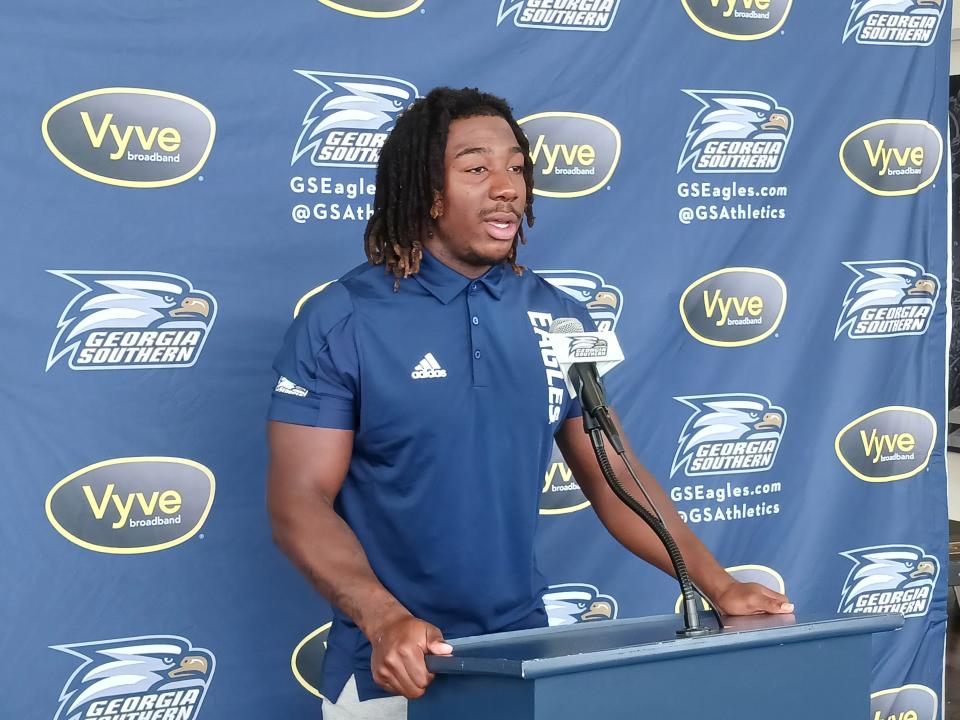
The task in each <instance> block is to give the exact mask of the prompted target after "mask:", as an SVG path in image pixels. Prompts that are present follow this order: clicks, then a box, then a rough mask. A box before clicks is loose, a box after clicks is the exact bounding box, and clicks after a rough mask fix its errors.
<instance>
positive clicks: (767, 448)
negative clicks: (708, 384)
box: [670, 393, 787, 477]
mask: <svg viewBox="0 0 960 720" xmlns="http://www.w3.org/2000/svg"><path fill="white" fill-rule="evenodd" d="M674 400H677V401H679V402H681V403H683V404H684V405H686V406H687V407H689V408H690V409H691V410H692V411H693V412H692V414H691V415H690V417H689V418H688V419H687V422H686V424H685V425H684V426H683V430H682V431H681V433H680V438H679V439H678V440H677V444H678V445H677V452H676V454H675V455H674V458H673V465H672V467H671V469H670V477H673V476H674V475H676V474H677V472H679V471H680V470H681V469H682V470H683V473H684V475H687V476H688V477H696V476H698V475H725V474H728V473H736V474H741V473H748V472H762V471H764V470H769V469H770V468H771V467H773V463H774V461H775V460H776V459H777V451H778V450H779V449H780V440H781V439H782V438H783V431H784V429H785V428H786V426H787V412H786V410H784V409H783V408H782V407H777V406H776V405H774V404H773V403H772V402H770V400H769V399H768V398H765V397H763V396H762V395H752V394H749V393H742V394H735V393H728V394H722V395H691V396H688V397H676V398H674Z"/></svg>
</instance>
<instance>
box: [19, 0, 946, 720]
mask: <svg viewBox="0 0 960 720" xmlns="http://www.w3.org/2000/svg"><path fill="white" fill-rule="evenodd" d="M4 16H5V22H4V26H5V30H6V31H5V38H4V42H3V43H0V60H2V66H3V67H4V68H5V69H6V72H4V73H3V74H2V77H0V89H2V93H0V94H2V97H3V98H4V100H3V102H2V103H0V127H2V129H3V135H4V137H5V138H6V139H8V140H9V141H10V142H9V143H3V144H2V145H0V158H2V162H0V186H2V187H3V195H4V198H5V202H4V204H3V211H2V215H3V226H4V227H5V228H6V230H5V233H4V235H5V238H6V240H5V243H4V246H5V248H6V250H5V251H4V262H5V267H6V268H7V271H6V275H5V276H4V278H5V280H4V282H3V284H2V289H0V298H2V301H0V321H2V324H3V327H4V329H5V337H6V339H7V340H6V343H5V347H6V350H5V351H4V353H3V364H2V373H3V376H2V377H3V382H2V389H3V390H2V393H3V404H2V410H0V412H2V413H3V427H4V431H5V442H4V451H3V453H2V456H0V468H2V471H3V477H4V481H3V492H4V502H3V503H0V513H2V522H0V541H2V554H3V559H2V561H0V582H2V585H0V587H2V588H3V592H2V594H0V609H2V614H0V617H2V619H3V625H2V628H0V641H2V642H0V649H2V652H0V657H2V658H3V660H2V665H3V673H2V674H3V677H4V678H6V680H7V682H6V683H5V684H4V690H3V692H2V693H0V715H2V716H3V717H10V718H49V719H50V720H53V719H56V720H81V719H83V720H87V719H93V718H97V719H98V720H123V719H125V718H130V719H132V718H141V719H149V720H173V719H176V720H192V719H193V718H195V717H202V718H207V719H208V720H209V719H211V718H261V717H286V718H293V717H316V716H317V715H318V712H319V699H318V697H317V695H318V693H317V691H316V689H315V688H316V682H317V671H318V667H319V664H320V663H321V662H322V655H323V651H324V637H325V632H326V624H327V622H328V621H329V619H330V614H329V609H328V606H327V605H326V603H325V602H324V601H323V600H322V598H320V597H319V596H318V595H317V594H316V593H315V591H314V590H313V589H312V588H311V587H310V586H309V585H308V583H307V582H306V581H305V580H303V579H302V578H300V576H299V575H298V574H297V572H296V571H295V570H294V568H293V567H292V566H291V565H290V564H289V563H288V562H287V561H286V559H285V558H284V557H282V556H281V555H280V553H279V552H278V551H277V550H276V549H275V548H274V547H273V545H272V543H271V538H270V528H269V524H268V521H267V516H266V511H265V507H264V475H265V465H266V445H265V441H264V417H265V411H266V407H267V403H268V398H269V395H270V391H271V390H272V389H273V385H274V383H275V378H274V376H273V374H272V371H271V369H270V364H271V360H272V356H273V354H274V352H275V351H276V349H277V348H278V345H279V341H280V338H281V336H282V333H283V332H284V330H285V329H286V327H287V325H288V324H289V322H290V320H291V318H292V317H293V314H294V312H295V310H296V309H297V307H298V303H299V301H300V300H301V299H302V298H303V297H304V296H305V295H307V294H309V293H311V292H316V291H318V288H319V287H320V286H322V285H323V284H324V283H326V282H328V281H331V280H334V279H336V278H337V277H338V276H339V275H340V274H342V273H343V272H345V271H346V270H347V269H349V268H351V267H352V266H354V265H356V264H357V263H359V262H361V261H362V259H363V252H362V239H361V237H362V232H363V228H364V222H365V220H366V219H367V218H368V217H369V216H370V213H371V204H372V201H373V194H374V177H375V170H374V168H375V164H376V162H377V158H378V154H379V148H380V147H381V146H382V144H383V140H384V138H385V137H386V135H387V133H389V131H390V129H391V128H392V127H393V124H394V122H395V120H396V117H397V114H398V112H399V111H400V110H401V109H402V108H403V107H405V106H406V105H407V104H408V103H409V102H410V101H411V100H412V99H413V98H414V97H416V96H418V95H423V94H425V93H426V92H427V91H428V90H429V89H430V88H432V87H434V86H437V85H452V86H456V87H461V86H478V87H480V88H482V89H485V90H488V91H490V92H494V93H497V94H500V95H503V96H504V97H506V98H507V99H508V100H509V101H510V102H511V103H512V105H513V107H514V108H515V111H516V114H517V117H518V118H522V120H521V125H522V126H523V128H524V130H525V132H526V133H527V134H528V135H529V138H530V147H531V153H532V155H533V158H534V160H535V163H536V171H535V173H536V184H537V195H538V197H537V199H536V206H535V210H536V214H537V218H538V221H537V225H536V227H535V229H534V231H532V232H531V233H530V240H529V244H528V245H527V246H526V247H523V248H521V253H520V261H521V262H523V263H524V264H526V265H527V266H529V267H531V268H533V269H535V270H536V271H538V272H541V273H543V275H544V276H545V277H546V278H547V279H548V280H550V282H552V283H554V284H555V285H557V286H558V287H559V288H561V289H562V290H563V291H564V292H567V293H569V294H570V295H571V296H572V297H575V298H577V299H579V300H580V301H581V302H583V303H584V304H585V306H586V307H588V308H589V309H590V311H591V312H592V313H593V315H594V317H595V318H596V320H597V322H598V324H599V325H600V326H601V327H606V328H610V329H615V330H616V332H617V334H618V336H619V338H620V342H621V344H622V345H623V348H624V350H625V352H626V355H627V362H626V363H625V364H624V365H622V366H621V367H619V368H618V369H617V370H616V371H614V372H613V373H612V374H611V375H610V376H609V380H608V386H609V388H610V393H611V394H612V396H613V398H614V401H615V402H614V404H615V406H616V407H617V409H618V411H619V413H620V414H621V416H622V417H623V419H624V422H625V425H626V427H627V430H628V433H629V435H630V438H631V441H632V443H633V445H634V447H635V449H636V451H637V453H638V455H639V456H640V457H641V458H642V459H643V461H644V463H645V464H646V465H647V466H648V467H649V468H650V469H651V471H652V472H653V473H654V474H655V475H656V476H657V477H658V478H659V480H660V482H661V483H663V484H664V486H665V487H666V489H667V490H668V492H669V494H670V495H671V497H672V498H673V500H674V501H675V503H676V506H677V508H678V510H679V511H680V513H681V514H682V515H683V517H684V518H685V520H686V521H687V522H688V523H689V524H690V525H691V526H692V527H693V528H694V529H695V531H696V532H697V533H698V534H699V535H700V537H702V538H703V539H704V541H705V542H706V543H707V545H708V546H709V547H710V548H711V549H712V550H713V552H714V553H715V554H716V556H717V557H718V559H719V560H720V562H721V563H723V564H724V565H725V566H726V567H728V568H730V569H731V571H732V572H733V573H734V574H735V575H737V576H739V577H741V578H745V579H752V580H757V581H759V582H762V583H765V584H767V585H769V586H771V587H775V588H777V589H780V590H785V591H786V592H787V593H788V594H789V595H790V597H791V599H793V600H794V601H795V602H796V604H797V606H798V608H799V609H800V610H802V611H804V612H810V611H823V612H839V613H872V612H881V611H896V612H902V613H903V614H904V616H905V617H906V624H905V627H904V629H903V630H902V631H900V632H897V633H890V634H887V635H884V636H882V637H878V638H877V639H876V641H875V643H874V649H875V665H874V668H875V669H874V675H873V696H872V699H870V700H868V699H867V698H865V699H864V714H865V715H866V713H867V712H868V702H869V703H871V704H872V706H871V708H870V709H869V715H870V718H871V719H873V718H879V719H880V720H887V718H889V717H896V718H900V717H916V718H921V719H924V720H933V719H934V718H938V717H939V716H940V713H941V711H942V696H941V686H942V662H943V651H944V628H945V622H946V579H947V578H946V576H947V566H946V542H947V527H946V525H947V522H946V512H945V504H946V473H945V466H944V435H945V429H946V427H945V415H946V412H945V410H946V408H945V393H944V388H945V382H944V367H945V361H944V353H945V336H946V299H947V295H948V289H949V288H948V286H947V281H946V277H947V273H946V271H947V250H946V248H947V242H946V240H947V206H948V203H947V197H948V182H947V179H948V164H949V163H948V160H947V159H946V158H945V148H944V139H945V137H946V108H947V79H948V72H949V71H948V46H949V39H950V3H949V2H947V1H946V0H944V1H943V2H941V1H940V0H853V1H852V2H851V1H850V0H835V1H834V2H792V1H791V0H669V1H668V0H662V1H661V2H656V3H652V2H637V1H636V0H482V1H481V0H475V1H473V2H452V1H451V0H336V1H335V0H319V1H318V0H289V1H288V2H283V3H277V2H272V3H271V2H253V1H250V2H244V3H239V4H238V3H227V2H223V1H213V2H200V1H199V0H182V1H174V0H150V1H149V2H142V3H129V2H125V1H123V0H96V1H94V2H87V3H82V4H75V3H64V2H54V1H53V0H37V1H36V2H29V3H20V4H18V5H15V6H11V7H9V8H7V9H6V10H5V12H4ZM410 322H411V323H414V322H416V318H411V319H410ZM527 480H528V481H529V482H538V483H542V487H543V502H542V510H541V513H542V518H541V532H540V536H539V548H538V552H539V558H540V564H541V567H542V569H543V571H544V572H545V573H546V575H547V577H548V579H549V581H550V583H551V585H552V586H551V588H550V592H549V594H548V596H547V597H546V598H545V603H546V605H547V607H548V610H549V613H550V619H551V623H553V624H563V623H573V622H594V621H597V622H600V621H603V620H604V619H607V618H613V617H630V616H638V615H645V614H660V613H670V612H673V611H674V608H675V602H676V599H677V590H676V587H675V585H674V584H673V582H672V581H671V580H670V579H669V578H668V577H667V576H665V575H662V574H660V573H659V572H658V571H656V570H655V569H653V568H651V567H649V566H646V565H645V564H644V563H643V562H641V561H640V560H637V559H636V558H634V557H632V556H630V555H629V554H628V553H627V552H626V551H625V550H623V549H622V548H620V547H619V546H618V545H616V543H615V542H614V540H613V539H612V538H610V537H609V536H608V535H606V533H605V532H604V531H603V529H602V528H601V526H600V524H599V522H598V521H597V519H596V517H595V516H594V515H593V513H592V512H591V511H590V510H589V507H588V504H587V503H586V501H585V499H584V497H583V495H582V494H581V493H580V491H579V489H578V487H577V485H576V482H575V481H574V479H573V478H572V477H571V474H570V471H569V469H568V468H567V467H566V466H565V465H564V464H563V462H562V460H561V459H560V458H559V455H558V456H557V459H556V461H555V462H554V463H553V464H552V466H551V467H550V469H549V472H548V473H547V475H546V477H544V478H528V479H527ZM474 491H475V492H477V493H478V497H477V501H478V502H482V501H483V497H482V488H477V489H475V490H474ZM910 711H912V712H913V713H915V714H914V715H910V714H909V713H910ZM851 720H853V719H851ZM858 720H859V719H858Z"/></svg>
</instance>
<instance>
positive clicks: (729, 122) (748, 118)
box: [677, 90, 793, 173]
mask: <svg viewBox="0 0 960 720" xmlns="http://www.w3.org/2000/svg"><path fill="white" fill-rule="evenodd" d="M684 92H685V93H686V94H687V95H689V96H690V97H692V98H693V99H694V100H697V101H698V102H699V103H700V104H701V106H702V107H701V108H700V111H699V112H698V113H697V114H696V115H695V116H694V118H693V120H692V121H691V122H690V127H689V128H688V129H687V136H686V142H685V143H684V145H683V152H681V153H680V161H679V162H678V163H677V172H678V173H679V172H680V171H681V170H683V168H684V167H686V166H688V165H689V166H690V169H691V170H693V172H695V173H772V172H776V171H777V170H779V169H780V165H781V163H782V162H783V155H784V152H785V151H786V148H787V143H788V142H790V136H791V134H792V133H793V113H792V112H790V110H788V109H787V108H785V107H783V106H781V105H780V104H779V103H778V102H777V101H776V100H775V99H774V98H772V97H771V96H770V95H764V94H763V93H758V92H748V91H732V90H684Z"/></svg>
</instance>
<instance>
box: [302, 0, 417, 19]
mask: <svg viewBox="0 0 960 720" xmlns="http://www.w3.org/2000/svg"><path fill="white" fill-rule="evenodd" d="M320 2H321V3H322V4H324V5H326V6H327V7H329V8H333V9H334V10H339V11H340V12H342V13H347V14H348V15H359V16H360V17H367V18H395V17H400V16H401V15H406V14H407V13H412V12H413V11H414V10H416V9H417V8H418V7H420V6H421V5H423V0H320Z"/></svg>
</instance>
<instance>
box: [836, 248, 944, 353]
mask: <svg viewBox="0 0 960 720" xmlns="http://www.w3.org/2000/svg"><path fill="white" fill-rule="evenodd" d="M843 264H844V266H846V267H847V268H849V269H850V270H852V271H853V273H854V274H855V275H856V276H857V277H856V279H855V280H854V281H853V282H852V283H850V287H849V288H847V294H846V297H844V299H843V310H842V311H841V313H840V319H839V320H838V321H837V329H836V332H835V333H834V335H833V339H834V340H836V339H837V338H839V337H840V336H841V335H842V334H843V333H844V331H846V333H847V337H850V338H853V339H854V340H863V339H864V338H883V337H896V336H898V335H923V333H925V332H926V331H927V328H929V327H930V321H931V319H932V318H933V308H934V306H935V305H936V303H937V298H938V297H939V296H940V280H939V279H938V278H937V276H936V275H931V274H930V273H928V272H926V271H925V270H924V269H923V267H921V266H920V265H918V264H917V263H915V262H910V261H909V260H874V261H869V262H845V263H843Z"/></svg>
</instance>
